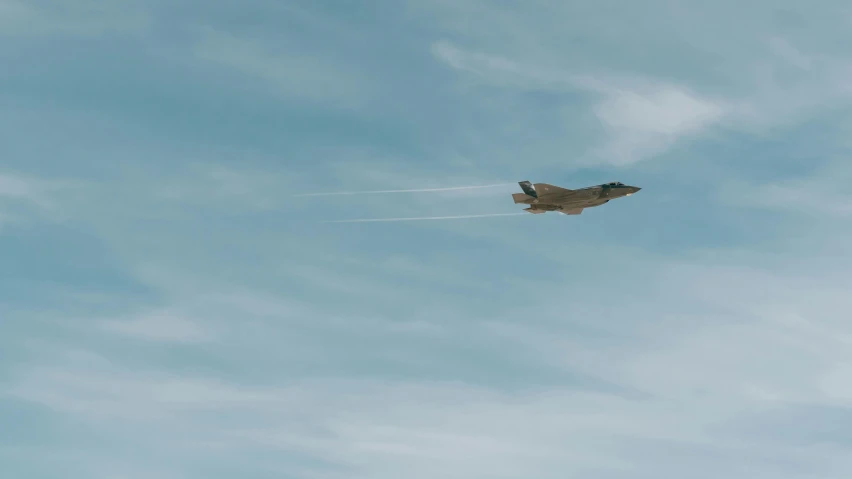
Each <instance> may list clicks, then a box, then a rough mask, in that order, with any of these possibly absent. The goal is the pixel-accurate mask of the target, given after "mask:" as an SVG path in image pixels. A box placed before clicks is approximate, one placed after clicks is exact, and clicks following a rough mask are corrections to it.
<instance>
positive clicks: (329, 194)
mask: <svg viewBox="0 0 852 479" xmlns="http://www.w3.org/2000/svg"><path fill="white" fill-rule="evenodd" d="M513 184H514V183H498V184H493V185H477V186H450V187H447V188H418V189H408V190H374V191H337V192H333V193H302V194H298V195H293V196H342V195H375V194H383V193H422V192H433V191H454V190H476V189H481V188H496V187H500V186H511V185H513Z"/></svg>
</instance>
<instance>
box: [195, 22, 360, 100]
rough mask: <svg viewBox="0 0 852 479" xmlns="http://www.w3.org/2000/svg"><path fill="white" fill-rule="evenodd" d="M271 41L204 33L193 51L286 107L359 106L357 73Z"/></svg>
mask: <svg viewBox="0 0 852 479" xmlns="http://www.w3.org/2000/svg"><path fill="white" fill-rule="evenodd" d="M282 43H283V44H284V45H286V44H287V43H288V42H283V39H281V38H278V37H276V36H275V35H271V34H270V35H268V36H265V37H263V38H255V37H253V36H248V35H239V34H236V33H228V32H224V31H218V30H215V29H211V28H207V29H202V30H200V31H199V39H198V42H197V44H196V45H195V47H194V55H195V56H196V58H197V59H198V60H201V61H203V62H208V63H210V64H213V65H218V66H222V67H226V68H228V69H231V70H233V71H234V72H237V73H238V74H241V75H244V76H245V77H247V78H254V79H255V80H257V81H259V82H260V83H261V84H262V85H265V86H266V87H267V88H269V90H270V92H272V93H274V94H276V95H279V96H281V97H283V98H286V99H288V100H290V101H297V102H302V101H310V102H312V103H319V104H322V105H326V106H333V107H340V108H353V107H357V106H360V105H362V104H363V102H364V101H365V100H366V98H367V97H368V96H369V95H370V94H371V93H370V86H369V85H370V84H369V83H368V82H365V81H364V79H362V78H361V77H360V75H361V73H360V72H359V71H352V70H351V69H347V68H346V67H345V66H344V65H343V64H342V63H335V61H334V60H333V59H330V58H328V57H327V56H321V55H312V54H310V53H309V52H308V51H307V50H305V46H304V45H302V46H300V47H298V48H297V47H295V46H290V47H285V46H282Z"/></svg>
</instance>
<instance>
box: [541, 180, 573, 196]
mask: <svg viewBox="0 0 852 479" xmlns="http://www.w3.org/2000/svg"><path fill="white" fill-rule="evenodd" d="M535 191H537V192H538V194H540V195H564V194H568V193H573V192H574V191H575V190H569V189H568V188H562V187H560V186H554V185H549V184H547V183H536V184H535Z"/></svg>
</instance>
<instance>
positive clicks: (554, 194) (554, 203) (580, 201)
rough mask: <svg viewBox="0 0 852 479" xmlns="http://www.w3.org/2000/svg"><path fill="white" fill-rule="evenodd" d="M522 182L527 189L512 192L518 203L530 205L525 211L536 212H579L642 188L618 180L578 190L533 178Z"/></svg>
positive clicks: (523, 187)
mask: <svg viewBox="0 0 852 479" xmlns="http://www.w3.org/2000/svg"><path fill="white" fill-rule="evenodd" d="M518 184H519V185H521V189H522V190H524V192H523V193H513V194H512V198H513V199H514V200H515V204H516V205H517V204H524V205H530V207H529V208H525V209H524V211H529V212H530V213H532V214H536V215H537V214H541V213H547V212H548V211H558V212H560V213H562V214H564V215H579V214H580V213H582V212H583V210H584V209H586V208H592V207H595V206H600V205H602V204H605V203H608V202H609V200H611V199H614V198H622V197H625V196H630V195H632V194H633V193H636V192H637V191H639V190H641V189H642V188H639V187H636V186H628V185H625V184H624V183H619V182H617V181H615V182H612V183H604V184H602V185H597V186H589V187H587V188H581V189H578V190H569V189H567V188H560V187H558V186H553V185H548V184H547V183H536V184H532V183H530V182H529V181H521V182H519V183H518Z"/></svg>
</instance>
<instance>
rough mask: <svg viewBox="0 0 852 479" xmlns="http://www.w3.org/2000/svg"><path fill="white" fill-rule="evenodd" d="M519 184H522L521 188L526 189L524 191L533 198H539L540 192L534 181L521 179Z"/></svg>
mask: <svg viewBox="0 0 852 479" xmlns="http://www.w3.org/2000/svg"><path fill="white" fill-rule="evenodd" d="M518 184H519V185H521V189H522V190H524V193H526V194H528V195H529V196H532V197H533V198H538V193H536V191H535V186H533V184H532V183H530V182H529V181H520V182H518Z"/></svg>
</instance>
